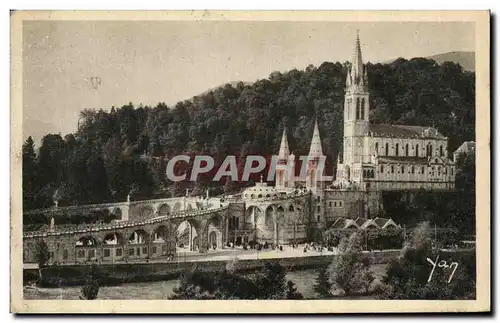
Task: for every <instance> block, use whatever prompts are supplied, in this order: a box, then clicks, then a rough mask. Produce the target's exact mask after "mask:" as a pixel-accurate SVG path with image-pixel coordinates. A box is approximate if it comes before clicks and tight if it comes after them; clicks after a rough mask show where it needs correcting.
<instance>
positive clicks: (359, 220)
mask: <svg viewBox="0 0 500 323" xmlns="http://www.w3.org/2000/svg"><path fill="white" fill-rule="evenodd" d="M354 222H356V224H357V225H358V226H360V227H361V226H362V225H363V224H364V223H365V222H366V219H363V218H357V219H356V220H354Z"/></svg>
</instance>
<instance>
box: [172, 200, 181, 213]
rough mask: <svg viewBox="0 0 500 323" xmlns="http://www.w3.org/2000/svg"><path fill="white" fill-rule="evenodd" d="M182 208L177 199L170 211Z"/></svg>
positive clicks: (177, 210)
mask: <svg viewBox="0 0 500 323" xmlns="http://www.w3.org/2000/svg"><path fill="white" fill-rule="evenodd" d="M181 208H182V205H181V202H179V201H177V202H175V203H174V207H173V208H172V212H179V211H180V210H181Z"/></svg>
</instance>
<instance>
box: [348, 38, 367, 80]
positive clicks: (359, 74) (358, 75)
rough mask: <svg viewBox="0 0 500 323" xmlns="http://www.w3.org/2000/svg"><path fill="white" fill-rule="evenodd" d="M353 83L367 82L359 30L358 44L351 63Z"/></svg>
mask: <svg viewBox="0 0 500 323" xmlns="http://www.w3.org/2000/svg"><path fill="white" fill-rule="evenodd" d="M350 81H351V82H352V83H353V84H360V85H364V84H365V70H364V67H363V56H362V55H361V44H360V41H359V31H357V33H356V45H355V47H354V55H353V57H352V65H351V80H350Z"/></svg>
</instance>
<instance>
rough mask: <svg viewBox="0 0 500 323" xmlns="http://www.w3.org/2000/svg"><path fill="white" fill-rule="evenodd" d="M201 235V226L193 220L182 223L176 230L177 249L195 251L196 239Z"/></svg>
mask: <svg viewBox="0 0 500 323" xmlns="http://www.w3.org/2000/svg"><path fill="white" fill-rule="evenodd" d="M199 234H200V226H199V224H198V223H196V222H195V221H193V220H191V219H185V220H183V221H181V222H180V223H179V224H178V225H177V227H176V228H175V239H174V240H175V243H176V247H177V248H181V249H182V250H183V251H187V250H190V251H194V250H195V249H196V245H195V244H194V239H195V238H196V237H198V235H199Z"/></svg>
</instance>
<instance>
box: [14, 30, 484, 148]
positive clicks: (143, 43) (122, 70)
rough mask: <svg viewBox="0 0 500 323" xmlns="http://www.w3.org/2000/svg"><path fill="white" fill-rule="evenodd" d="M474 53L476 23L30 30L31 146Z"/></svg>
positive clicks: (26, 93)
mask: <svg viewBox="0 0 500 323" xmlns="http://www.w3.org/2000/svg"><path fill="white" fill-rule="evenodd" d="M357 30H359V35H360V40H361V47H362V51H363V60H364V61H365V62H367V61H370V62H374V63H376V62H386V61H388V60H391V59H395V58H398V57H404V58H412V57H426V56H431V55H435V54H441V53H446V52H450V51H474V49H475V40H474V35H475V30H474V24H473V23H470V22H469V23H467V22H414V23H412V22H401V23H398V22H367V23H363V22H354V23H349V22H328V21H324V22H321V21H318V22H272V21H267V22H266V21H253V22H250V21H25V22H24V24H23V137H24V138H26V137H27V136H28V135H32V136H33V137H34V139H35V143H36V144H37V145H38V144H39V140H40V139H41V137H42V136H43V135H45V134H47V133H61V135H63V136H64V135H65V134H67V133H70V132H74V131H75V130H76V127H77V121H78V114H79V112H80V111H81V110H82V109H85V108H88V109H104V110H109V109H110V108H111V107H112V106H115V107H119V106H122V105H124V104H127V103H129V102H132V103H133V104H134V105H138V104H143V105H156V104H157V103H158V102H165V103H167V104H169V105H173V104H175V103H176V102H178V101H181V100H185V99H189V98H191V97H193V96H194V95H197V94H200V93H202V92H205V91H206V90H208V89H211V88H214V87H217V86H219V85H223V84H225V83H228V82H235V81H245V82H253V81H255V80H257V79H261V78H266V77H268V76H269V74H270V73H271V72H273V71H281V72H285V71H288V70H291V69H293V68H297V69H304V68H306V67H307V66H308V65H310V64H313V65H315V66H319V65H320V64H322V63H323V62H325V61H329V62H336V61H339V62H344V61H347V60H349V61H350V60H351V57H352V54H353V50H354V42H355V38H356V31H357Z"/></svg>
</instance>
